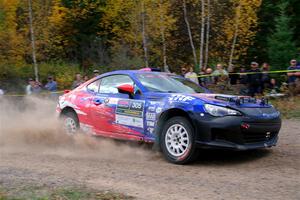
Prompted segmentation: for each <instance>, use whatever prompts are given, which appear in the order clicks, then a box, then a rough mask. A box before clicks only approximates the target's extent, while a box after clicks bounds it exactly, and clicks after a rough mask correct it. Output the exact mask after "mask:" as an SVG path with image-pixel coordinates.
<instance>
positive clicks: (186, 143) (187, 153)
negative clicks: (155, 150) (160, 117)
mask: <svg viewBox="0 0 300 200" xmlns="http://www.w3.org/2000/svg"><path fill="white" fill-rule="evenodd" d="M159 143H160V148H161V150H162V153H163V155H164V157H165V158H166V159H167V160H168V161H169V162H171V163H174V164H186V163H189V162H192V161H194V160H195V159H196V158H197V155H198V151H197V149H196V145H195V131H194V128H193V126H192V125H191V123H190V122H189V120H187V118H185V117H180V116H178V117H172V118H170V119H169V120H168V121H167V122H166V123H165V124H164V126H163V129H162V132H161V135H160V139H159Z"/></svg>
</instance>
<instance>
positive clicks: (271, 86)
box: [269, 78, 280, 93]
mask: <svg viewBox="0 0 300 200" xmlns="http://www.w3.org/2000/svg"><path fill="white" fill-rule="evenodd" d="M269 89H270V93H278V92H280V89H279V87H278V85H277V82H276V80H275V79H274V78H272V79H271V80H270V84H269Z"/></svg>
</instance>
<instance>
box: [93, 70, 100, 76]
mask: <svg viewBox="0 0 300 200" xmlns="http://www.w3.org/2000/svg"><path fill="white" fill-rule="evenodd" d="M93 73H94V77H97V76H99V70H97V69H95V70H94V71H93Z"/></svg>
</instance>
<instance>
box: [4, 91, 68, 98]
mask: <svg viewBox="0 0 300 200" xmlns="http://www.w3.org/2000/svg"><path fill="white" fill-rule="evenodd" d="M63 93H64V91H56V92H41V93H38V94H30V95H28V94H4V95H3V96H6V97H24V96H31V95H51V94H63Z"/></svg>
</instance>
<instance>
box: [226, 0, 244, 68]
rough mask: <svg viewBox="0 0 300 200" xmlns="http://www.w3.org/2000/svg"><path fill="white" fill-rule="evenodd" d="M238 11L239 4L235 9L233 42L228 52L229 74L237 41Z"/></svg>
mask: <svg viewBox="0 0 300 200" xmlns="http://www.w3.org/2000/svg"><path fill="white" fill-rule="evenodd" d="M240 10H241V5H240V4H239V5H238V7H237V10H236V16H235V17H236V19H235V26H234V35H233V40H232V45H231V51H230V56H229V63H228V71H229V72H232V71H233V67H232V60H233V55H234V49H235V45H236V40H237V37H238V29H239V18H240Z"/></svg>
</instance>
